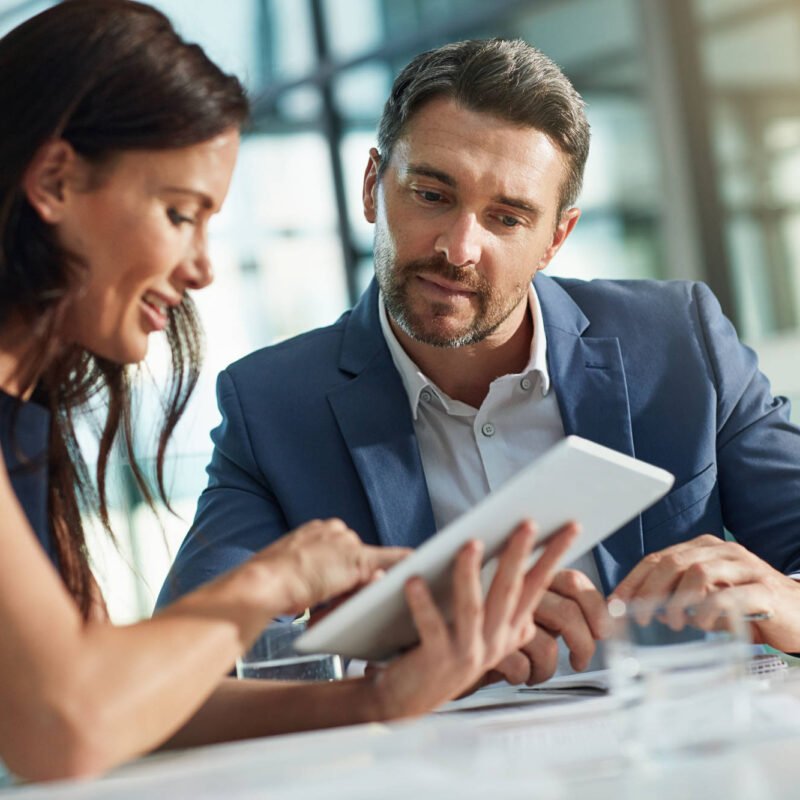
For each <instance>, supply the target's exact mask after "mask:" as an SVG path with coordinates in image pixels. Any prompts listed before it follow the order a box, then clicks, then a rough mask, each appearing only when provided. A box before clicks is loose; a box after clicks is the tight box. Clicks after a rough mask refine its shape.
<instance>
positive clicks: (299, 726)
mask: <svg viewBox="0 0 800 800" xmlns="http://www.w3.org/2000/svg"><path fill="white" fill-rule="evenodd" d="M574 533H575V528H574V526H567V527H566V528H565V529H564V530H563V531H562V532H561V533H560V534H559V535H557V536H556V537H554V538H553V539H552V540H551V541H550V542H549V543H548V545H547V546H546V549H545V553H544V555H543V556H542V557H541V558H540V559H539V561H538V562H537V564H536V565H535V566H534V567H533V569H531V570H530V571H528V572H526V570H525V566H526V564H527V559H528V555H529V553H530V550H531V547H532V546H533V541H534V534H533V530H532V528H531V526H530V525H527V524H525V525H521V526H520V527H519V528H518V529H517V531H516V532H515V533H514V535H513V536H512V537H511V539H510V541H509V543H508V545H507V546H506V548H505V550H504V552H503V555H502V557H501V559H500V563H499V566H498V570H497V572H496V574H495V577H494V580H493V582H492V585H491V587H490V589H489V593H488V595H487V597H486V599H485V600H484V598H483V596H482V590H481V583H480V568H481V547H480V545H479V543H477V542H472V543H470V544H468V545H466V546H465V547H464V548H463V549H462V550H461V552H460V553H459V555H458V556H457V558H456V562H455V565H454V568H453V569H454V576H453V603H452V609H453V619H452V623H451V624H449V625H448V624H447V623H446V622H445V620H444V618H443V617H442V615H441V613H440V611H439V609H438V608H437V606H436V604H435V602H434V600H433V597H432V596H431V594H430V592H429V591H428V589H427V587H426V585H425V584H424V582H423V581H421V580H420V579H419V578H413V579H411V580H410V581H409V582H408V583H407V584H406V587H405V594H406V600H407V602H408V605H409V608H410V610H411V613H412V616H413V618H414V623H415V625H416V627H417V630H418V632H419V634H420V643H419V645H418V646H417V647H415V648H414V649H413V650H411V651H409V652H408V653H406V654H404V655H402V656H400V657H398V658H396V659H395V660H394V661H392V662H391V663H390V664H389V665H388V666H386V667H384V668H381V669H378V670H375V671H373V672H372V673H371V674H369V675H367V676H365V677H363V678H358V679H351V680H345V681H335V682H332V683H278V682H270V681H236V680H233V679H227V680H225V681H223V682H222V683H221V684H220V686H219V687H218V688H217V690H216V691H215V692H214V693H213V695H212V696H211V697H210V698H209V700H208V702H207V703H205V704H204V706H203V707H202V708H201V709H200V710H199V711H198V713H197V714H195V715H194V717H192V719H191V720H190V721H189V722H188V723H187V725H185V726H184V727H183V728H182V729H181V730H180V731H178V732H177V733H176V735H175V736H174V737H172V738H171V739H170V741H168V742H167V743H166V746H168V747H187V746H190V745H198V744H208V743H210V742H218V741H228V740H231V739H241V738H247V737H253V736H266V735H269V734H274V733H289V732H295V731H302V730H308V729H311V728H326V727H332V726H336V725H352V724H357V723H363V722H373V721H380V720H389V719H397V718H400V717H411V716H417V715H420V714H424V713H427V712H428V711H431V710H432V709H434V708H436V707H437V706H438V705H440V704H441V703H443V702H445V701H447V700H451V699H452V698H454V697H457V696H459V695H460V694H462V693H463V692H465V691H467V690H468V689H470V688H471V687H472V686H474V685H475V684H476V682H477V681H478V680H479V679H480V678H481V677H482V676H483V675H484V674H485V673H486V672H487V671H489V670H491V669H492V668H493V667H495V666H496V665H497V664H498V663H499V661H500V660H501V659H502V658H504V657H505V656H506V655H508V653H510V652H513V651H515V650H516V649H518V648H519V646H520V645H521V644H522V643H523V642H527V641H529V640H530V639H531V638H532V636H533V632H534V630H535V624H534V621H533V612H534V610H535V608H536V606H537V605H538V603H539V601H540V599H541V597H542V595H543V593H544V591H545V589H546V588H547V586H548V584H549V583H550V580H551V579H552V577H553V574H554V570H555V569H556V566H557V563H558V560H559V559H560V557H561V556H562V555H563V553H564V552H565V550H566V548H567V547H568V546H569V544H570V542H571V541H572V538H573V536H574Z"/></svg>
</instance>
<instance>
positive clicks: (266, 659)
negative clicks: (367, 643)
mask: <svg viewBox="0 0 800 800" xmlns="http://www.w3.org/2000/svg"><path fill="white" fill-rule="evenodd" d="M307 624H308V621H307V618H305V617H301V618H300V619H296V620H293V621H292V622H274V623H273V624H272V625H270V626H269V627H268V628H265V629H264V630H263V631H262V633H261V635H260V636H259V637H258V639H256V641H255V642H254V643H253V646H252V647H251V648H250V649H249V650H248V651H247V652H246V653H244V654H243V655H242V656H241V657H240V658H238V659H237V661H236V675H237V677H239V678H261V679H264V680H275V681H335V680H339V679H340V678H341V677H342V673H343V669H342V659H341V657H340V656H337V655H326V654H314V655H305V654H301V653H296V652H295V650H294V641H295V639H297V637H298V636H299V635H300V634H301V633H302V632H303V631H304V630H305V629H306V627H307Z"/></svg>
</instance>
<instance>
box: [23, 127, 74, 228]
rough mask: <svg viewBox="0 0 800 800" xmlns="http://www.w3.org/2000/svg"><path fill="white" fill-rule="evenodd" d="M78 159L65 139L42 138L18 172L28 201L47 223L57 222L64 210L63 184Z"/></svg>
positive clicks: (53, 223) (65, 182)
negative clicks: (36, 148)
mask: <svg viewBox="0 0 800 800" xmlns="http://www.w3.org/2000/svg"><path fill="white" fill-rule="evenodd" d="M77 161H78V157H77V154H76V153H75V151H74V150H73V149H72V146H71V145H70V144H69V142H65V141H64V140H63V139H52V140H50V141H48V142H45V144H43V145H42V146H41V147H40V148H39V150H38V151H37V152H36V155H35V156H34V157H33V160H32V161H31V163H30V164H28V168H27V169H26V170H25V174H24V175H23V176H22V189H23V191H24V192H25V196H26V197H27V198H28V202H29V203H30V204H31V205H32V206H33V207H34V208H35V209H36V212H37V213H38V214H39V216H40V217H41V218H42V219H43V220H44V221H45V222H47V223H49V224H50V225H55V224H56V223H57V222H60V221H61V219H62V216H63V213H64V204H65V196H66V192H65V187H66V184H67V180H68V179H69V178H70V176H71V175H72V173H73V171H74V169H75V167H76V164H77Z"/></svg>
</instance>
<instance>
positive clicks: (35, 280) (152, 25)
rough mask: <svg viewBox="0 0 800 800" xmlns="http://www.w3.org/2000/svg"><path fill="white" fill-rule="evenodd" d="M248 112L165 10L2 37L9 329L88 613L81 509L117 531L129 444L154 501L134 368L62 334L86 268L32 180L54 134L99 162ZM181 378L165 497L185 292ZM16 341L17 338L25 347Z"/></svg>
mask: <svg viewBox="0 0 800 800" xmlns="http://www.w3.org/2000/svg"><path fill="white" fill-rule="evenodd" d="M247 114H248V103H247V99H246V95H245V91H244V89H243V88H242V86H241V84H240V83H239V81H238V80H237V79H236V78H235V77H233V76H230V75H226V74H225V73H223V72H222V71H221V70H220V69H219V68H218V67H217V66H216V65H215V64H214V63H213V62H211V61H210V60H209V59H208V57H207V56H206V55H205V53H204V52H203V50H202V49H201V48H200V47H198V46H197V45H193V44H187V43H186V42H184V41H183V40H182V39H181V38H180V36H178V34H177V33H176V32H175V30H174V29H173V27H172V25H171V23H170V22H169V20H168V19H167V17H165V16H164V15H163V14H162V13H160V12H159V11H156V10H155V9H154V8H151V7H150V6H147V5H144V4H141V3H137V2H132V1H131V0H64V2H61V3H59V4H58V5H56V6H54V7H53V8H50V9H48V10H47V11H44V12H43V13H41V14H38V15H37V16H35V17H33V18H31V19H29V20H28V21H27V22H25V23H23V24H22V25H20V26H19V27H18V28H16V29H15V30H13V31H11V32H10V33H9V34H8V35H6V36H5V37H4V38H3V39H2V40H0V334H2V332H3V329H4V328H7V323H8V322H9V321H10V319H11V317H12V315H13V316H14V317H15V318H22V319H23V320H24V322H25V325H26V332H29V334H30V339H29V344H28V345H27V352H26V356H25V359H24V361H25V363H26V364H28V365H35V368H34V367H33V366H31V367H30V368H29V370H28V372H27V373H26V372H22V373H21V374H20V376H19V377H20V379H21V380H22V382H23V385H24V386H28V387H31V386H33V384H34V382H35V384H36V386H35V395H34V396H35V398H36V399H37V400H38V401H39V402H42V403H44V404H45V405H47V406H48V407H49V409H50V412H51V429H50V459H49V462H48V463H49V467H48V471H49V479H50V484H49V516H50V521H51V527H52V535H53V538H54V544H55V548H56V552H57V554H58V560H59V568H60V570H61V574H62V576H63V578H64V581H65V582H66V584H67V587H68V588H69V590H70V592H71V593H72V594H73V596H74V597H75V598H76V600H77V602H78V604H79V606H80V608H81V611H82V613H83V614H84V616H86V615H88V613H89V610H90V606H91V603H92V595H93V580H92V576H91V571H90V568H89V561H88V555H87V552H86V543H85V537H84V533H83V526H82V524H81V510H82V509H84V508H92V507H94V508H96V509H97V510H98V512H99V514H100V518H101V520H102V522H103V524H104V526H105V527H106V529H107V530H109V532H110V525H109V514H108V504H107V494H106V478H105V475H106V468H107V465H108V460H109V454H110V452H111V449H112V447H113V445H114V442H115V441H116V440H117V437H118V435H119V434H120V433H121V436H122V445H123V446H124V448H125V449H126V450H127V453H128V455H129V456H130V460H131V466H132V470H133V474H134V477H135V480H136V482H137V483H138V485H139V487H140V489H141V491H142V493H143V496H144V497H145V500H146V501H147V502H148V503H149V504H150V505H152V502H153V500H152V494H151V492H150V491H149V490H148V487H147V481H146V480H145V479H144V476H143V474H142V472H141V470H140V469H139V468H138V467H137V466H136V463H135V461H134V458H133V446H132V428H131V423H132V411H131V381H130V376H129V372H128V370H127V369H126V368H125V366H123V365H120V364H116V363H112V362H110V361H108V360H105V359H102V358H99V357H98V356H95V355H93V354H92V353H90V352H87V351H86V350H85V349H83V348H81V347H80V346H78V345H73V344H65V343H64V342H62V341H60V340H59V336H58V331H59V330H60V325H61V321H62V320H63V319H64V316H65V312H66V310H67V308H68V307H69V305H70V303H71V302H72V300H73V298H74V297H75V294H76V292H77V291H79V290H80V287H81V284H82V282H83V280H84V277H85V274H86V268H85V265H83V264H82V263H80V261H79V260H78V259H76V258H74V257H72V256H71V255H70V254H68V253H67V252H65V251H64V250H63V249H62V248H61V247H60V246H59V244H58V242H57V240H56V236H55V232H54V229H53V228H52V227H51V226H49V225H47V224H46V223H44V222H43V221H42V220H41V218H40V217H39V215H38V214H37V213H36V211H35V210H34V209H33V208H32V206H31V205H30V204H29V203H28V201H27V199H26V196H25V194H24V192H23V190H22V182H23V176H24V175H25V173H26V170H27V168H28V166H29V165H30V164H31V161H32V159H33V158H34V156H35V154H36V153H37V151H38V150H39V148H40V147H41V146H42V145H43V144H45V143H46V142H47V141H49V140H53V139H58V138H61V139H64V140H66V141H67V142H69V144H70V145H71V146H72V147H73V148H74V149H75V151H76V152H77V153H79V154H80V155H81V156H82V157H84V158H85V159H86V160H87V161H89V162H90V163H95V164H97V165H100V164H102V163H103V162H104V161H106V160H109V159H111V158H113V156H114V155H115V154H118V153H120V152H122V151H128V150H139V149H150V150H158V149H170V148H179V147H186V146H190V145H193V144H199V143H201V142H205V141H207V140H209V139H211V138H213V137H215V136H217V135H219V134H221V133H222V132H224V131H226V130H229V129H230V128H240V127H241V126H242V125H243V123H244V121H245V119H246V117H247ZM167 340H168V343H169V349H170V352H171V356H172V366H173V369H172V373H171V381H170V384H169V386H168V388H167V397H166V399H165V403H164V409H165V411H164V421H163V426H162V429H161V432H160V435H159V442H158V451H157V459H156V467H157V468H156V474H157V482H158V489H159V492H160V495H161V497H162V498H164V500H165V501H166V493H165V489H164V478H163V467H164V454H165V450H166V446H167V442H168V440H169V437H170V435H171V434H172V432H173V430H174V428H175V425H176V424H177V421H178V419H179V417H180V415H181V413H182V412H183V410H184V408H185V406H186V403H187V401H188V398H189V395H190V393H191V391H192V389H193V388H194V386H195V384H196V382H197V375H198V371H199V365H200V357H201V350H202V333H201V330H200V327H199V324H198V320H197V316H196V313H195V309H194V306H193V304H192V302H191V300H190V299H189V298H188V297H185V298H184V301H183V303H182V304H181V305H180V306H179V307H178V308H176V309H174V310H172V311H171V312H170V319H169V325H168V327H167ZM17 344H18V343H17ZM98 397H100V398H103V399H104V400H105V401H106V402H107V405H108V413H107V416H106V418H105V422H104V424H103V428H102V433H101V437H100V450H99V457H98V461H97V475H96V477H97V491H96V493H95V490H94V488H93V487H92V482H91V480H89V473H88V470H87V466H86V463H85V462H84V460H83V458H82V456H81V453H80V450H79V448H78V444H77V441H76V435H75V426H74V420H75V416H76V413H77V412H78V411H79V410H81V409H84V408H86V407H87V405H89V404H90V403H91V402H92V401H93V399H95V400H96V399H97V398H98Z"/></svg>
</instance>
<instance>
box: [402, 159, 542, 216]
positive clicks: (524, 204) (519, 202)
mask: <svg viewBox="0 0 800 800" xmlns="http://www.w3.org/2000/svg"><path fill="white" fill-rule="evenodd" d="M406 172H407V173H408V174H409V175H421V176H422V177H424V178H433V179H434V180H436V181H439V183H443V184H444V185H445V186H450V187H451V188H453V189H455V188H456V187H457V186H458V182H457V181H456V179H455V178H454V177H453V176H452V175H448V174H447V173H446V172H442V170H440V169H436V168H435V167H431V166H429V165H428V164H409V165H408V167H407V169H406ZM493 199H494V202H495V203H499V204H500V205H503V206H510V207H511V208H518V209H519V210H520V211H524V212H526V213H527V214H530V215H531V216H533V217H541V216H542V214H543V213H544V212H543V210H542V208H541V207H540V206H537V205H535V204H534V203H531V202H530V201H528V200H523V199H522V198H519V197H508V196H507V195H497V197H495V198H493Z"/></svg>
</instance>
